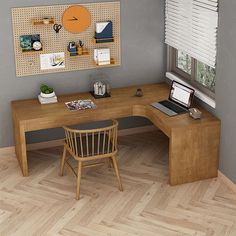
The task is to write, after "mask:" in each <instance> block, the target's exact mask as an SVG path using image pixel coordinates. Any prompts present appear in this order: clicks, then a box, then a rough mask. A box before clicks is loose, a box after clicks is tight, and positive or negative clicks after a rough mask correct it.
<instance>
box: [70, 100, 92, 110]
mask: <svg viewBox="0 0 236 236" xmlns="http://www.w3.org/2000/svg"><path fill="white" fill-rule="evenodd" d="M65 104H66V106H67V108H68V109H69V110H70V111H78V110H86V109H95V108H96V105H95V104H94V102H93V101H92V100H90V99H88V100H75V101H71V102H66V103H65Z"/></svg>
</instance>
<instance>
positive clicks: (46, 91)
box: [40, 84, 55, 98]
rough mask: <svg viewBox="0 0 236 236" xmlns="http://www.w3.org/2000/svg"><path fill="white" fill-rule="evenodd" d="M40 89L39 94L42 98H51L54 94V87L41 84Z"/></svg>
mask: <svg viewBox="0 0 236 236" xmlns="http://www.w3.org/2000/svg"><path fill="white" fill-rule="evenodd" d="M40 91H41V93H40V96H41V97H43V98H51V97H54V96H55V92H54V89H53V88H51V87H49V86H48V85H46V84H42V85H41V86H40Z"/></svg>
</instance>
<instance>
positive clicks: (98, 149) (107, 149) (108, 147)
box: [76, 134, 113, 157]
mask: <svg viewBox="0 0 236 236" xmlns="http://www.w3.org/2000/svg"><path fill="white" fill-rule="evenodd" d="M98 138H99V135H98V134H95V135H94V153H93V138H92V136H91V135H90V136H88V153H87V145H86V142H87V140H86V136H83V137H82V147H83V150H81V145H80V138H79V137H78V138H76V144H77V150H78V156H79V157H82V156H84V157H88V156H97V155H102V154H109V153H112V152H113V150H112V142H111V141H110V142H109V144H108V139H109V137H108V135H105V145H104V148H103V140H104V134H101V135H100V142H99V145H98Z"/></svg>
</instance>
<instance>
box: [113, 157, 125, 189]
mask: <svg viewBox="0 0 236 236" xmlns="http://www.w3.org/2000/svg"><path fill="white" fill-rule="evenodd" d="M112 161H113V166H114V170H115V173H116V177H117V181H118V184H119V190H120V191H123V187H122V183H121V177H120V172H119V168H118V163H117V160H116V156H113V157H112Z"/></svg>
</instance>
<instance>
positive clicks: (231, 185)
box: [218, 171, 236, 193]
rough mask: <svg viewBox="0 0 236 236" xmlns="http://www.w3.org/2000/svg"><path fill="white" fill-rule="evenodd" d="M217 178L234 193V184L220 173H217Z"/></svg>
mask: <svg viewBox="0 0 236 236" xmlns="http://www.w3.org/2000/svg"><path fill="white" fill-rule="evenodd" d="M218 177H219V178H220V179H221V180H222V181H223V182H224V183H225V184H226V185H227V186H228V187H229V188H230V189H232V190H233V191H234V192H235V193H236V184H235V183H234V182H233V181H232V180H230V179H229V178H228V177H226V176H225V175H224V174H223V173H222V172H221V171H218Z"/></svg>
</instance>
